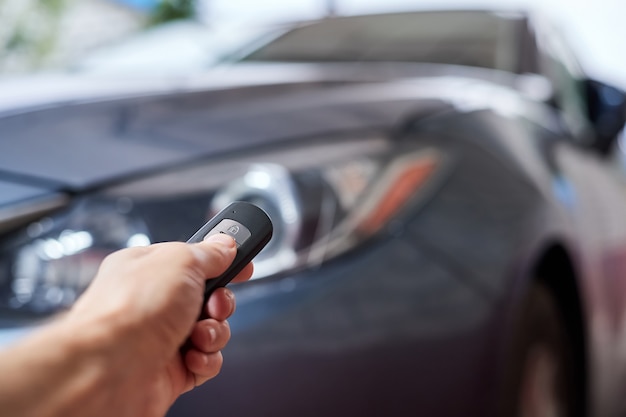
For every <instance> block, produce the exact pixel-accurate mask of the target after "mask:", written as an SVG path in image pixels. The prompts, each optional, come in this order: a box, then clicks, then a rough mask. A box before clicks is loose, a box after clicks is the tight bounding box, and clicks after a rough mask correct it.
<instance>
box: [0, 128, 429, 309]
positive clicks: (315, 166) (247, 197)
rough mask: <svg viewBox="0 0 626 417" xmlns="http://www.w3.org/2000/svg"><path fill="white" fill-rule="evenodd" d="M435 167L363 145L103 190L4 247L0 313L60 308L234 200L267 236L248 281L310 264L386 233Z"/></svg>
mask: <svg viewBox="0 0 626 417" xmlns="http://www.w3.org/2000/svg"><path fill="white" fill-rule="evenodd" d="M440 164H441V157H440V155H439V154H438V153H437V152H435V151H434V150H432V149H426V148H423V147H420V146H419V145H417V144H410V143H392V142H391V141H389V140H387V139H384V138H381V137H370V138H359V140H341V141H336V142H329V141H319V142H314V143H311V144H307V145H304V146H303V145H302V144H301V143H300V144H299V145H298V146H293V147H290V148H280V149H278V150H272V151H269V152H263V153H261V152H249V153H247V154H243V155H238V156H236V157H228V158H221V159H219V160H215V159H214V160H206V161H202V162H198V163H197V164H195V165H193V166H191V167H187V168H185V169H179V170H176V171H172V172H167V173H161V174H159V175H156V176H152V177H150V178H147V179H141V180H136V181H133V182H129V183H126V184H124V185H120V186H116V187H112V188H109V189H107V190H105V191H103V192H100V193H98V194H96V195H89V196H86V197H84V198H82V199H81V200H79V201H77V202H76V203H75V204H73V205H72V206H71V208H70V209H68V210H66V211H64V212H63V213H59V214H57V215H54V216H50V217H47V218H44V219H41V220H39V221H37V222H34V223H32V224H30V225H29V226H27V227H25V228H23V229H22V230H19V231H17V232H15V233H13V234H12V235H11V236H8V237H7V238H5V239H4V240H3V242H2V244H1V246H0V307H3V308H8V309H11V310H13V311H15V310H21V311H28V312H36V313H46V312H50V311H54V310H57V309H59V308H63V307H66V306H68V305H70V304H71V303H72V302H73V301H74V300H75V299H76V297H77V296H78V295H79V294H80V293H81V292H82V291H83V290H84V289H85V287H86V286H87V285H88V284H89V282H90V280H91V279H92V278H93V276H94V275H95V272H96V270H97V268H98V266H99V264H100V262H101V261H102V260H103V258H104V257H105V256H106V255H107V254H109V253H111V252H113V251H115V250H118V249H121V248H124V247H129V246H137V245H147V244H150V243H151V242H159V241H170V240H181V241H184V240H186V239H187V238H188V237H189V236H191V235H192V234H193V233H194V232H195V230H196V229H197V228H198V227H199V226H201V225H202V224H203V223H204V222H205V221H206V220H207V219H208V218H210V217H211V216H212V215H214V214H215V213H216V212H217V211H219V210H220V209H221V208H223V207H224V206H226V205H227V204H229V203H230V202H232V201H235V200H243V201H250V202H252V203H255V204H257V205H259V206H260V207H262V208H263V209H264V210H265V211H266V212H267V213H268V214H269V216H270V218H271V219H272V222H273V223H274V227H275V230H274V237H273V238H272V241H271V242H270V243H269V245H268V246H267V247H266V248H265V249H264V250H263V252H261V253H260V254H259V255H258V256H257V258H256V259H255V276H254V278H261V277H267V276H270V275H274V274H278V273H284V272H288V271H291V270H293V269H296V268H302V267H310V266H313V265H319V264H321V263H323V262H324V261H325V260H327V259H330V258H333V257H336V256H337V255H339V254H341V253H344V252H346V251H347V250H349V249H351V248H353V247H355V246H356V245H357V244H358V243H360V242H362V241H363V240H364V239H367V238H368V237H370V236H372V235H373V234H375V233H376V232H377V231H378V230H379V229H380V228H382V227H383V226H385V224H387V222H388V221H389V220H390V219H391V218H393V216H394V215H395V213H396V212H397V211H398V210H399V209H400V208H402V207H403V206H404V205H405V203H406V202H407V201H408V200H409V199H411V198H413V197H414V196H415V195H416V193H417V192H418V191H419V189H420V188H421V187H422V185H423V184H424V183H425V182H426V181H427V179H429V178H431V177H432V174H433V173H434V172H435V168H436V167H438V166H439V165H440Z"/></svg>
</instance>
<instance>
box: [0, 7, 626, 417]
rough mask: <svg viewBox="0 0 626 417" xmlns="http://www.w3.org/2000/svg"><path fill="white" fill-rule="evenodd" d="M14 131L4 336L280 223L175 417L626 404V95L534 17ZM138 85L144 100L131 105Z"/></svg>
mask: <svg viewBox="0 0 626 417" xmlns="http://www.w3.org/2000/svg"><path fill="white" fill-rule="evenodd" d="M230 60H231V61H232V62H231V63H230V64H229V63H225V64H224V67H222V68H215V69H213V70H212V71H211V72H209V73H208V74H207V76H206V80H207V81H196V82H195V83H191V84H186V83H184V82H183V83H181V84H174V85H169V86H168V85H166V86H163V85H160V86H159V87H150V86H148V85H144V86H141V87H138V86H136V85H135V86H133V87H132V92H126V93H124V89H123V88H122V89H119V88H118V90H121V91H122V92H120V93H117V92H109V93H103V92H102V86H100V89H101V92H100V93H98V94H95V93H94V95H93V96H90V95H89V90H88V89H87V90H85V89H81V90H80V92H76V93H68V92H65V93H64V94H61V95H59V96H58V97H60V98H54V99H50V100H47V101H45V102H44V101H40V102H37V100H33V101H32V102H30V103H29V105H28V106H26V105H23V106H21V107H16V108H10V106H6V105H5V106H3V108H4V110H3V113H2V114H1V115H0V138H2V140H3V141H2V145H1V149H2V151H1V152H0V204H1V206H0V227H1V228H2V231H3V234H2V237H1V240H0V305H1V306H2V315H1V323H2V324H3V326H5V327H6V328H7V329H9V328H16V327H18V328H19V327H21V326H27V325H30V324H32V323H36V322H37V320H38V319H40V318H42V317H47V316H48V315H49V314H51V312H53V311H56V310H58V309H59V308H64V307H66V306H69V305H71V303H72V301H73V300H74V299H75V297H76V296H78V295H79V294H80V292H81V291H82V289H83V288H84V287H85V286H86V285H87V284H88V282H89V279H90V278H91V277H92V276H93V273H94V270H95V268H96V267H97V265H98V264H99V262H100V261H101V259H102V258H103V257H104V256H105V255H106V254H107V253H109V252H111V251H113V250H115V249H118V248H121V247H126V246H132V245H136V244H146V243H149V242H157V241H165V240H186V239H187V238H188V237H189V236H191V234H192V233H193V232H194V231H195V229H197V228H198V227H199V226H200V225H201V224H203V223H204V222H205V220H206V219H207V218H208V217H210V216H211V214H212V213H214V212H215V211H216V210H219V209H220V208H221V207H223V206H225V205H226V204H228V203H229V202H230V201H232V200H247V201H252V202H254V203H256V204H258V205H259V206H261V207H263V208H264V209H265V210H266V211H267V213H268V214H269V215H270V217H271V218H272V220H273V222H274V224H275V227H276V230H275V236H274V238H273V239H272V242H270V245H269V246H268V247H267V248H266V250H264V252H263V253H262V254H261V255H259V257H258V258H257V260H256V270H257V276H256V278H258V279H255V280H253V281H251V282H249V283H245V284H238V285H233V286H232V289H233V290H234V291H235V293H236V295H237V299H238V310H237V312H236V314H235V315H234V316H233V318H232V319H231V321H230V323H231V328H232V332H233V337H232V340H231V343H230V344H229V346H228V347H227V348H226V350H225V352H224V356H225V364H224V368H223V371H222V373H221V374H220V376H219V377H217V378H216V379H214V380H213V381H211V382H209V383H208V384H206V385H205V386H202V387H201V388H198V389H196V390H194V391H193V392H191V393H189V394H186V395H184V396H183V397H182V398H181V399H180V400H179V401H178V402H177V403H176V404H175V405H174V407H173V408H172V410H171V411H170V414H169V415H170V416H171V417H183V416H185V417H191V416H205V415H212V416H221V417H225V416H237V417H244V416H272V417H278V416H294V415H295V416H320V415H323V416H346V415H348V416H357V415H358V416H408V415H410V416H417V415H419V416H438V417H443V416H458V415H466V416H494V415H500V416H513V415H515V416H544V415H560V416H584V415H587V416H614V415H620V414H623V413H624V412H626V403H625V402H624V400H623V398H624V397H623V388H624V387H625V386H626V384H625V383H626V381H625V380H624V377H625V376H626V374H625V371H626V354H625V352H626V332H625V330H624V329H626V326H625V325H626V321H625V318H626V315H625V313H626V261H625V260H626V215H625V214H626V197H625V196H626V194H624V184H625V182H624V180H625V179H626V177H625V176H624V173H623V169H622V167H621V166H620V164H619V163H618V162H617V159H618V158H617V156H616V155H617V152H618V149H617V146H616V143H617V141H616V139H617V137H618V133H619V132H620V130H621V128H622V127H623V124H624V120H625V116H624V97H625V96H624V94H623V93H622V92H621V91H619V90H618V89H616V88H614V87H612V86H609V85H607V84H604V83H601V82H599V81H594V80H590V79H588V78H587V77H586V76H585V74H584V73H582V71H580V69H579V68H578V67H577V66H576V61H575V59H573V56H572V55H571V54H570V53H569V52H568V50H567V48H566V44H565V43H564V42H563V41H562V40H561V39H560V38H559V37H558V35H557V33H555V32H551V31H548V29H547V28H546V27H543V26H541V25H540V24H539V22H538V21H535V20H533V19H532V18H531V17H530V16H528V15H526V14H524V13H510V12H507V13H491V12H480V11H471V12H470V11H454V12H421V13H402V14H390V15H370V16H353V17H344V18H332V19H325V20H322V21H319V22H308V23H307V24H303V25H300V26H297V27H293V28H290V29H288V30H285V31H282V32H280V33H276V34H272V35H271V36H269V37H268V38H267V39H264V40H263V42H260V43H257V44H256V45H254V46H253V47H251V48H249V49H244V50H242V51H238V52H237V53H234V54H233V55H232V56H231V57H230ZM128 91H131V89H129V90H128Z"/></svg>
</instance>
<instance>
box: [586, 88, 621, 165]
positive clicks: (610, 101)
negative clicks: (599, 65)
mask: <svg viewBox="0 0 626 417" xmlns="http://www.w3.org/2000/svg"><path fill="white" fill-rule="evenodd" d="M585 88H586V94H587V106H588V116H589V120H590V121H591V124H592V126H593V130H594V133H595V140H594V141H593V147H594V148H595V149H597V150H598V151H599V152H600V153H601V154H603V155H606V154H607V153H609V152H610V150H611V149H612V148H613V144H614V143H615V140H616V139H617V135H618V133H619V132H620V131H621V130H622V129H623V128H624V124H625V123H626V92H624V91H623V90H621V89H619V88H617V87H614V86H612V85H609V84H606V83H603V82H600V81H596V80H589V79H588V80H585Z"/></svg>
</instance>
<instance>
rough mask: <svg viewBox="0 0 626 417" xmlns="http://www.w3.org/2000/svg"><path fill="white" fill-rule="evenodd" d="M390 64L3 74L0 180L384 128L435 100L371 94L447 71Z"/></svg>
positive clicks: (114, 174) (78, 179)
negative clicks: (191, 72) (128, 76)
mask: <svg viewBox="0 0 626 417" xmlns="http://www.w3.org/2000/svg"><path fill="white" fill-rule="evenodd" d="M394 68H396V70H395V71H394V72H390V71H389V67H388V66H387V67H384V66H378V67H376V66H368V67H367V68H365V67H360V66H319V65H286V66H280V65H239V66H237V67H235V68H221V69H215V70H214V71H211V72H210V73H206V74H202V75H199V76H197V77H186V78H177V79H133V80H123V81H121V80H119V79H106V78H93V77H92V78H84V77H83V78H70V77H63V76H46V77H41V78H39V79H32V78H30V79H24V80H17V79H15V80H11V81H10V82H7V83H5V84H6V85H5V86H4V87H3V86H1V85H0V91H1V92H2V93H0V140H1V142H0V149H2V152H0V167H1V168H0V180H4V181H13V182H17V183H19V184H22V185H27V186H31V187H38V188H44V189H47V190H64V191H71V192H81V191H85V190H88V189H91V188H95V187H100V186H103V185H106V184H107V183H109V182H111V181H120V180H123V179H125V178H128V177H130V176H133V175H142V174H147V173H150V172H156V171H159V170H163V169H167V168H168V167H173V166H176V165H181V164H185V163H187V162H188V161H192V160H194V159H197V158H203V157H206V156H208V155H216V154H220V153H228V152H235V151H237V150H241V149H249V148H250V147H253V146H257V145H260V144H264V143H266V142H268V141H272V140H275V141H286V140H297V139H301V138H306V137H311V136H315V135H323V134H325V133H329V132H342V131H348V130H351V131H354V130H361V129H373V128H381V127H382V128H384V127H389V126H392V125H394V124H396V123H398V122H399V118H401V115H403V114H407V113H411V114H415V113H416V112H417V113H419V112H421V111H424V112H431V111H432V108H433V107H437V106H440V105H441V104H440V103H439V104H438V105H436V104H434V102H435V101H436V100H421V104H420V103H419V101H416V100H415V99H408V98H407V97H406V95H405V94H404V96H403V97H395V98H394V97H393V94H391V95H389V94H387V96H388V97H386V98H381V97H380V94H379V93H380V91H382V90H380V89H381V88H385V86H386V85H387V84H389V83H392V82H393V81H394V80H395V81H397V80H399V79H407V78H412V79H422V80H428V79H430V77H435V75H434V74H436V77H442V76H445V75H446V71H448V72H449V71H450V70H449V69H447V70H442V69H441V68H439V69H437V68H432V67H429V66H416V65H411V66H407V67H406V68H405V69H402V70H398V69H397V68H403V67H399V66H395V67H394ZM467 71H468V70H464V75H465V74H466V73H467ZM442 74H443V75H442ZM500 79H501V77H500ZM364 87H369V88H370V89H371V88H374V89H375V90H376V89H378V90H377V91H378V92H376V91H369V92H368V91H365V90H363V88H364ZM384 91H385V92H386V91H387V90H384ZM390 91H394V90H393V89H391V90H390ZM395 91H400V92H401V93H404V89H403V88H402V87H401V88H399V89H398V88H396V90H395ZM401 95H403V94H401ZM420 107H423V108H420Z"/></svg>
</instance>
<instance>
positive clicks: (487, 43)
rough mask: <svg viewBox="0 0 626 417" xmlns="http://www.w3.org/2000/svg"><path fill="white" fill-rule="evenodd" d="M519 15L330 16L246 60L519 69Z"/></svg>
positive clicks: (424, 13)
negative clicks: (370, 62) (385, 63)
mask: <svg viewBox="0 0 626 417" xmlns="http://www.w3.org/2000/svg"><path fill="white" fill-rule="evenodd" d="M520 19H521V17H520V16H518V15H516V14H509V15H501V14H494V13H488V12H481V11H463V12H457V11H443V12H421V13H403V14H386V15H370V16H367V15H365V16H353V17H340V18H331V19H325V20H321V21H318V22H315V23H312V24H308V25H304V26H301V27H298V28H295V29H292V30H290V31H288V32H286V33H285V34H283V35H282V36H280V37H278V38H277V39H275V40H274V41H272V42H270V43H268V44H266V45H265V46H263V47H261V48H259V49H257V50H255V51H253V52H251V53H249V54H248V55H246V56H245V57H243V58H242V61H286V62H319V61H323V62H355V61H403V62H429V63H444V64H457V65H470V66H477V67H484V68H495V69H501V70H507V71H515V70H516V69H517V65H518V60H517V51H516V49H515V46H516V45H517V44H518V43H517V41H518V38H519V25H518V23H519V21H520Z"/></svg>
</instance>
